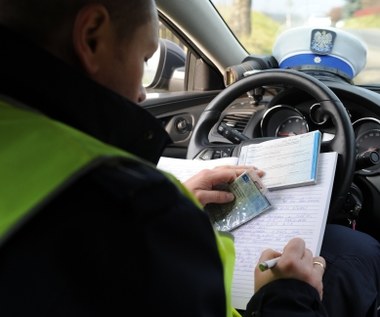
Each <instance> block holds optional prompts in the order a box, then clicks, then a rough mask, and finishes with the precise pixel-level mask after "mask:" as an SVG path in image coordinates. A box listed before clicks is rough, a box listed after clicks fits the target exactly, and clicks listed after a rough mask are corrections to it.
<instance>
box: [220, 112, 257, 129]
mask: <svg viewBox="0 0 380 317" xmlns="http://www.w3.org/2000/svg"><path fill="white" fill-rule="evenodd" d="M251 116H252V114H250V113H234V114H228V115H226V116H225V117H224V118H223V120H222V122H224V123H225V124H227V125H228V126H229V127H231V128H234V129H236V130H238V131H239V132H243V131H244V129H245V127H246V126H247V123H248V121H249V119H250V118H251Z"/></svg>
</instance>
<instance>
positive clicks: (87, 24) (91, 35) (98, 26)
mask: <svg viewBox="0 0 380 317" xmlns="http://www.w3.org/2000/svg"><path fill="white" fill-rule="evenodd" d="M109 29H110V16H109V13H108V11H107V9H106V8H105V7H104V6H102V5H98V4H92V5H88V6H85V7H84V8H82V9H81V10H80V11H79V12H78V14H77V16H76V18H75V21H74V27H73V46H74V51H75V53H76V54H77V56H78V58H79V60H80V62H81V64H82V67H83V68H84V70H85V71H86V72H87V73H89V74H90V75H94V74H96V73H97V72H98V70H99V67H100V64H101V58H102V56H103V54H102V49H104V45H105V44H106V43H107V41H109V33H108V32H109Z"/></svg>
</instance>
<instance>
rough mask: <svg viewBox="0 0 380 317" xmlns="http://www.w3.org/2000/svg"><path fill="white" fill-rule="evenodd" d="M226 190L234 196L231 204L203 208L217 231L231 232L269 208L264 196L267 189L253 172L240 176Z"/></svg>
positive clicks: (269, 205) (211, 205)
mask: <svg viewBox="0 0 380 317" xmlns="http://www.w3.org/2000/svg"><path fill="white" fill-rule="evenodd" d="M227 190H228V191H230V192H232V193H233V194H234V195H235V200H234V201H233V202H231V203H227V204H209V205H207V206H206V208H205V210H206V212H208V214H209V216H210V219H211V221H212V223H213V224H214V226H215V228H216V229H217V230H219V231H231V230H233V229H234V228H236V227H238V226H240V225H242V224H244V223H246V222H247V221H249V220H251V219H253V218H254V217H256V216H258V215H259V214H261V213H262V212H263V211H266V210H268V209H269V208H270V207H271V204H270V202H269V200H268V198H267V197H266V196H265V193H266V191H267V189H266V188H265V186H264V185H263V183H262V182H261V180H260V177H258V176H257V175H256V174H255V173H254V172H253V171H246V172H244V173H243V174H241V175H240V176H239V177H238V178H236V180H235V181H234V182H232V183H231V184H229V185H228V186H227Z"/></svg>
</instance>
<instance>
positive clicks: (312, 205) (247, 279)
mask: <svg viewBox="0 0 380 317" xmlns="http://www.w3.org/2000/svg"><path fill="white" fill-rule="evenodd" d="M336 161H337V153H335V152H330V153H321V154H320V157H319V163H318V181H317V183H316V184H315V185H310V186H301V187H294V188H287V189H281V190H278V191H269V192H267V197H268V198H269V200H270V201H271V203H272V205H273V208H272V209H270V210H268V211H266V212H264V213H262V214H261V215H260V216H258V217H256V218H254V219H253V220H251V221H250V222H248V223H246V224H244V225H243V226H241V227H239V228H237V229H235V230H234V231H232V234H233V235H234V237H235V248H236V262H235V271H234V277H233V285H232V304H233V306H234V307H235V308H238V309H245V308H246V305H247V303H248V301H249V300H250V298H251V297H252V295H253V293H254V291H253V284H254V276H253V270H254V267H255V265H256V264H257V262H258V259H259V257H260V254H261V252H262V251H263V250H264V249H267V248H272V249H276V250H278V251H282V248H283V247H284V245H285V244H286V243H287V242H288V241H289V240H290V239H291V238H294V237H301V238H303V239H304V240H305V241H306V247H307V248H309V249H311V250H312V252H313V254H314V255H318V254H319V252H320V249H321V244H322V238H323V235H324V230H325V225H326V221H327V214H328V210H329V205H330V198H331V192H332V186H333V181H334V175H335V167H336Z"/></svg>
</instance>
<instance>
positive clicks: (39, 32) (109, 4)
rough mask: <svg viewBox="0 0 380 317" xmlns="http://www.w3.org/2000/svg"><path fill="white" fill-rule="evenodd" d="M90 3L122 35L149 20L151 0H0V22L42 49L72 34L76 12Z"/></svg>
mask: <svg viewBox="0 0 380 317" xmlns="http://www.w3.org/2000/svg"><path fill="white" fill-rule="evenodd" d="M93 3H95V4H101V5H103V6H104V7H105V8H107V10H108V12H109V14H110V16H111V19H112V21H114V23H115V25H116V26H117V27H118V32H119V35H120V36H125V34H128V33H130V32H131V31H133V30H134V29H135V28H137V27H138V26H140V25H143V24H144V23H146V22H148V21H149V19H150V18H151V10H152V5H153V3H154V0H0V23H3V24H5V25H6V26H8V27H10V28H12V29H13V30H15V31H17V32H19V33H22V34H24V35H25V36H27V37H28V38H30V39H31V40H33V41H35V42H37V43H39V44H40V45H42V46H45V45H49V43H51V41H52V40H53V38H54V37H56V36H59V35H61V36H62V34H64V33H67V34H69V33H71V30H72V24H73V22H74V19H75V16H76V13H77V12H78V11H79V10H80V9H81V8H83V7H84V6H86V5H89V4H93ZM61 40H62V39H61Z"/></svg>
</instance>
